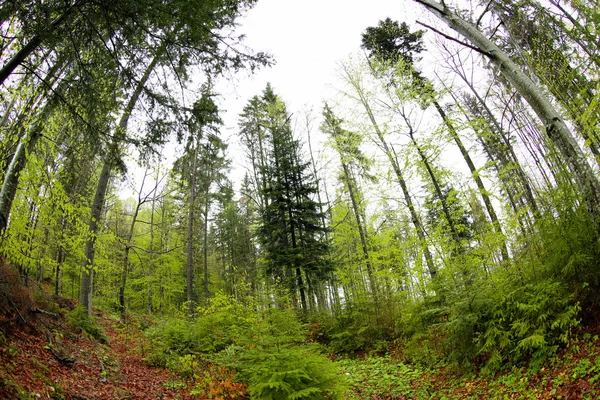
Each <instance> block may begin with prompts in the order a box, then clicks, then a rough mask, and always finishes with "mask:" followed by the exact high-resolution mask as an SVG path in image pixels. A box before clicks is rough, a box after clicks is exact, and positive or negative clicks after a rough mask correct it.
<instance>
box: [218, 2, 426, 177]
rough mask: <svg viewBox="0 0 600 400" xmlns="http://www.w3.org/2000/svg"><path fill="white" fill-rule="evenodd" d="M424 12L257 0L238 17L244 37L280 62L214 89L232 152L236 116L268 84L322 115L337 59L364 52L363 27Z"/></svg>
mask: <svg viewBox="0 0 600 400" xmlns="http://www.w3.org/2000/svg"><path fill="white" fill-rule="evenodd" d="M423 13H424V11H423V10H422V9H421V7H419V6H418V5H417V4H416V3H414V2H412V1H410V0H393V1H390V0H369V1H364V0H259V1H258V3H257V4H256V6H255V7H254V8H253V9H251V10H250V11H249V12H248V13H247V15H246V16H245V17H244V18H242V19H241V20H240V23H241V26H240V29H239V32H240V33H243V34H245V35H246V39H245V41H244V43H245V44H246V45H247V46H248V47H250V48H251V49H253V50H254V51H264V52H268V53H269V54H271V55H272V56H273V57H274V59H275V62H276V64H275V65H274V66H272V67H270V68H262V69H260V70H259V71H258V72H256V73H255V74H254V75H252V76H248V73H247V72H242V73H240V74H239V76H238V78H237V79H235V80H234V81H233V82H230V81H229V82H224V81H222V82H221V83H220V84H219V85H218V86H217V88H216V89H217V91H218V92H219V93H220V95H221V108H222V109H223V110H224V113H223V119H224V121H225V124H226V126H225V132H224V133H225V135H224V136H225V137H227V138H228V142H229V144H230V149H231V153H232V155H233V154H234V153H237V152H238V151H239V150H238V149H239V147H238V144H237V143H236V142H237V119H238V115H239V114H240V112H241V111H242V108H243V107H244V105H245V104H246V103H247V101H248V100H249V99H250V98H251V97H252V96H254V95H260V94H261V92H262V90H263V89H264V88H265V86H266V85H267V83H268V82H270V83H271V85H272V86H273V88H274V90H275V93H277V94H278V95H279V96H281V97H282V98H283V100H284V101H285V103H286V105H287V107H288V111H289V112H290V113H293V114H298V113H299V112H300V111H301V110H303V109H309V108H311V107H312V108H313V109H314V110H315V114H316V115H318V114H320V109H321V106H322V101H323V100H324V99H327V98H328V97H329V95H330V94H331V86H332V85H335V80H336V73H335V70H336V63H337V62H338V61H340V60H346V59H347V58H348V56H349V55H350V54H352V53H356V52H357V51H359V50H360V42H361V33H362V32H363V31H364V30H365V28H367V27H368V26H374V25H376V24H377V23H378V21H379V20H382V19H385V18H387V17H390V18H392V19H394V20H398V21H400V22H402V21H406V22H407V23H409V24H410V25H411V26H413V27H414V20H415V18H416V16H417V15H423ZM317 134H318V132H316V131H315V135H317ZM315 139H316V140H318V138H315ZM232 158H233V161H234V169H240V168H241V161H242V160H241V157H237V156H233V157H232ZM238 173H239V172H238Z"/></svg>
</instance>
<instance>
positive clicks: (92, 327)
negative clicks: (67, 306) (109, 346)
mask: <svg viewBox="0 0 600 400" xmlns="http://www.w3.org/2000/svg"><path fill="white" fill-rule="evenodd" d="M67 323H68V324H69V325H71V326H72V327H73V328H75V329H81V330H82V331H83V332H86V333H87V334H89V335H90V336H92V337H93V338H95V339H96V340H98V341H99V342H101V343H107V342H108V339H107V338H106V336H105V335H104V331H103V330H102V328H100V327H99V326H98V325H96V324H95V323H94V321H92V319H91V318H90V316H89V315H88V314H87V310H86V309H85V308H84V307H82V306H77V307H75V308H74V309H73V311H71V312H69V314H67Z"/></svg>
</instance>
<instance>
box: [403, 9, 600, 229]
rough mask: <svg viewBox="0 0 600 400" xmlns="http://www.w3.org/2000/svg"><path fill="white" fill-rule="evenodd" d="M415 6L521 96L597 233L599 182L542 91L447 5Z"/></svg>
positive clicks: (599, 225)
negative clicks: (570, 178) (494, 69)
mask: <svg viewBox="0 0 600 400" xmlns="http://www.w3.org/2000/svg"><path fill="white" fill-rule="evenodd" d="M415 2H417V3H419V4H422V5H423V6H425V7H426V8H427V9H428V10H429V11H431V12H432V13H433V14H435V15H436V16H437V17H438V18H440V19H441V20H442V21H443V22H444V23H446V24H447V25H448V26H449V27H450V28H452V29H453V30H455V31H456V32H458V33H459V34H461V35H462V36H464V37H465V38H466V39H467V40H468V41H470V42H471V43H472V46H473V48H474V49H476V50H477V51H478V52H479V53H480V54H482V55H483V56H485V57H486V58H487V59H489V60H490V61H491V62H492V63H494V64H495V65H496V66H497V67H498V69H499V70H500V73H501V74H502V75H503V76H504V77H505V78H506V79H507V81H508V82H510V83H511V85H513V86H514V88H515V89H516V90H517V91H518V92H519V93H520V94H521V96H523V98H524V99H525V100H526V101H527V103H528V104H529V105H530V106H531V108H532V109H533V110H534V111H535V113H536V114H537V116H538V118H539V119H540V121H541V122H542V124H543V125H544V127H545V130H546V135H547V136H548V138H549V139H550V140H551V141H552V143H553V144H554V146H556V149H557V150H558V151H559V152H560V154H561V155H562V156H563V157H564V159H565V160H566V161H567V162H568V163H569V166H570V170H571V172H572V174H573V178H574V180H575V183H576V185H577V187H578V188H579V191H580V193H581V195H582V197H583V201H584V203H585V204H586V207H587V210H588V212H589V213H590V216H591V218H592V219H593V221H594V224H595V226H596V231H597V232H598V233H600V181H599V180H598V178H597V176H596V174H595V173H594V171H593V169H592V168H591V166H590V164H589V163H588V161H587V159H586V157H585V155H584V153H583V151H582V150H581V148H580V147H579V145H578V144H577V141H576V140H575V138H574V136H573V134H572V132H571V130H570V129H569V127H568V125H567V124H566V123H565V120H564V119H563V117H562V115H561V114H560V113H559V112H558V111H557V110H556V108H555V107H554V106H553V104H552V102H551V101H550V99H549V98H548V97H547V96H546V94H545V93H544V91H543V90H542V88H541V87H539V86H538V85H537V84H536V83H535V82H534V81H533V80H532V79H531V78H530V77H529V76H527V75H526V74H525V73H524V72H523V71H522V70H521V68H520V67H519V66H518V65H517V64H516V63H515V62H514V61H513V60H512V59H511V58H510V57H508V55H507V54H506V53H505V52H503V51H502V50H501V49H500V48H499V47H498V46H497V45H496V44H495V43H494V42H492V41H491V40H490V39H488V38H487V37H486V36H485V35H484V34H483V33H482V32H481V31H480V30H479V29H478V28H477V27H476V26H475V25H473V24H471V23H469V22H468V21H466V20H464V19H463V18H461V17H460V16H458V15H457V14H456V13H455V12H454V11H452V9H450V8H449V7H448V6H447V5H446V4H444V3H438V2H436V1H434V0H415Z"/></svg>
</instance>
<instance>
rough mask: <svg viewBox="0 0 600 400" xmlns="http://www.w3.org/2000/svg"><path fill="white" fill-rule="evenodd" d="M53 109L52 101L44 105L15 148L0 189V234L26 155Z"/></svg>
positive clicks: (5, 223) (8, 213) (36, 140)
mask: <svg viewBox="0 0 600 400" xmlns="http://www.w3.org/2000/svg"><path fill="white" fill-rule="evenodd" d="M53 109H54V102H52V101H50V102H49V103H46V105H44V108H43V110H42V111H41V113H40V114H39V115H38V116H37V117H36V119H35V121H34V122H33V123H32V126H31V127H30V128H29V130H28V132H27V135H26V136H25V137H24V138H23V140H21V142H20V143H19V145H18V146H17V150H16V151H15V154H14V155H13V157H12V160H11V162H10V164H9V165H8V169H7V170H6V173H5V175H4V182H3V183H2V189H0V232H3V231H4V230H5V229H6V227H7V226H8V219H9V217H10V210H11V208H12V203H13V201H14V199H15V195H16V193H17V187H18V186H19V175H20V174H21V171H22V170H23V168H25V165H26V164H27V154H31V153H32V152H33V149H34V147H35V145H36V144H37V142H38V140H39V139H40V137H41V135H42V131H43V130H44V123H45V122H46V119H47V118H48V116H49V114H50V113H51V112H52V110H53Z"/></svg>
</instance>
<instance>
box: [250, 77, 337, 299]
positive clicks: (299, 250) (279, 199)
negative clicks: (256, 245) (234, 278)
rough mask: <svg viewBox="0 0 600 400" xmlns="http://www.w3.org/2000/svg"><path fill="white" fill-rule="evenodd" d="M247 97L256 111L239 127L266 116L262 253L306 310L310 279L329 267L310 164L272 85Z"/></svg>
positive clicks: (319, 277)
mask: <svg viewBox="0 0 600 400" xmlns="http://www.w3.org/2000/svg"><path fill="white" fill-rule="evenodd" d="M251 101H252V102H253V103H255V104H256V105H257V106H258V107H254V110H255V111H256V112H258V113H260V114H259V115H256V114H255V113H252V114H249V113H246V115H244V116H243V119H242V120H241V121H240V127H241V128H242V129H244V128H245V127H246V126H248V124H247V123H248V122H249V121H251V120H257V119H258V118H257V117H259V116H260V115H264V117H263V118H261V121H263V122H262V124H263V125H262V126H261V128H263V129H264V132H265V135H266V136H265V142H264V143H263V144H264V145H266V146H265V147H263V151H264V159H265V161H266V162H265V163H264V164H263V165H261V166H260V169H259V170H258V171H257V172H258V175H259V176H258V177H257V182H261V183H262V184H263V185H262V186H259V192H258V193H257V196H260V197H262V198H263V200H264V205H263V207H262V209H261V210H260V211H261V219H260V226H259V228H258V237H259V241H260V243H261V245H262V247H263V249H264V252H265V257H266V272H267V275H270V276H271V277H273V278H274V279H275V280H276V281H280V282H282V283H284V284H286V285H287V287H288V288H289V289H290V290H291V291H292V293H294V294H299V296H300V306H301V309H302V310H304V311H307V310H308V302H307V288H309V286H308V281H310V280H313V279H314V280H323V279H325V278H326V277H327V275H328V270H329V268H330V265H329V264H328V262H327V257H326V255H327V251H328V247H327V246H328V245H327V243H326V242H325V240H324V237H325V230H326V228H325V227H323V226H322V225H321V221H322V218H321V214H320V211H319V205H318V204H317V202H316V201H315V200H314V196H315V195H316V183H315V180H316V178H315V177H314V176H313V175H312V173H311V170H310V163H309V162H306V161H304V160H303V157H302V154H301V146H300V143H299V142H298V140H296V139H295V138H294V136H293V132H292V129H291V126H290V116H289V115H288V113H287V110H286V108H285V105H284V103H283V102H282V101H281V99H280V98H279V97H278V96H277V95H276V94H275V93H274V92H273V89H272V88H271V86H270V85H267V87H266V89H265V90H264V91H263V94H262V96H261V98H260V99H259V102H257V101H256V99H253V100H251ZM247 110H249V109H247Z"/></svg>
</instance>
